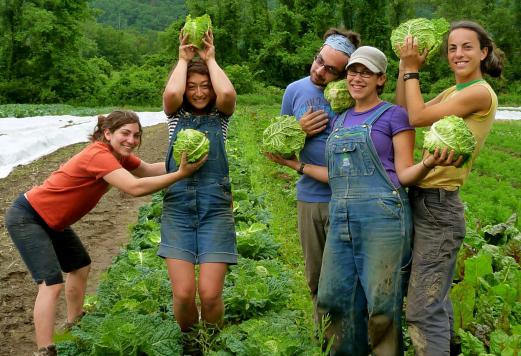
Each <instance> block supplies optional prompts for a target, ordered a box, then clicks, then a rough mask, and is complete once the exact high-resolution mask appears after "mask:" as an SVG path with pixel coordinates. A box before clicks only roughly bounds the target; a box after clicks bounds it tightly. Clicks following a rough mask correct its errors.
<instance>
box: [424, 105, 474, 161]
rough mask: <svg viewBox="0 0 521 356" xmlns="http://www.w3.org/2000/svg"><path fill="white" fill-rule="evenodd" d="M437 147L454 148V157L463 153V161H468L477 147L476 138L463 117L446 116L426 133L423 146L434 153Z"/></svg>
mask: <svg viewBox="0 0 521 356" xmlns="http://www.w3.org/2000/svg"><path fill="white" fill-rule="evenodd" d="M436 147H438V148H440V149H444V148H445V147H447V148H448V149H449V150H454V157H455V158H457V157H458V156H459V155H462V156H463V163H466V162H467V161H468V159H469V158H470V157H471V156H472V153H473V152H474V149H475V148H476V139H475V138H474V135H472V132H470V130H469V128H468V127H467V124H465V121H464V120H463V119H462V118H461V117H458V116H455V115H451V116H445V117H444V118H443V119H441V120H439V121H436V122H435V123H434V124H432V126H431V129H430V130H429V131H427V133H425V137H424V140H423V148H424V149H426V150H427V151H429V152H430V153H434V150H435V149H436Z"/></svg>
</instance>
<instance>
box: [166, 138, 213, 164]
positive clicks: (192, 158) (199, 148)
mask: <svg viewBox="0 0 521 356" xmlns="http://www.w3.org/2000/svg"><path fill="white" fill-rule="evenodd" d="M209 149H210V141H209V140H208V138H207V137H206V135H205V134H204V133H202V132H201V131H197V130H193V129H182V130H180V131H179V132H178V133H177V139H176V140H175V142H174V148H173V150H174V159H175V161H176V163H177V164H181V154H182V153H183V152H184V151H186V160H187V161H188V162H189V163H193V162H197V161H199V160H200V159H201V158H203V156H204V155H205V154H207V153H208V151H209Z"/></svg>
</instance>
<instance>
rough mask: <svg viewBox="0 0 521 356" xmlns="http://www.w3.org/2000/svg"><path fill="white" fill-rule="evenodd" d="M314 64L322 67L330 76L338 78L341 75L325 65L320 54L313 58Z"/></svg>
mask: <svg viewBox="0 0 521 356" xmlns="http://www.w3.org/2000/svg"><path fill="white" fill-rule="evenodd" d="M315 62H317V64H318V65H319V66H321V67H324V70H325V71H326V72H328V73H329V74H332V75H334V76H336V77H338V76H339V75H340V74H341V72H340V71H339V70H338V69H336V68H335V67H333V66H329V65H326V63H325V62H324V58H322V56H321V55H320V54H317V55H316V56H315Z"/></svg>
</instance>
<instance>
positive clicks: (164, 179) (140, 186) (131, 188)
mask: <svg viewBox="0 0 521 356" xmlns="http://www.w3.org/2000/svg"><path fill="white" fill-rule="evenodd" d="M206 159H207V156H205V157H204V158H202V159H201V160H200V161H198V162H195V163H191V164H188V163H187V162H186V153H183V156H182V158H181V164H180V166H179V169H178V170H177V171H175V172H172V173H168V174H162V175H155V176H145V177H142V178H138V177H136V176H135V175H133V173H134V172H135V173H136V175H138V174H142V173H144V172H143V170H142V169H140V168H142V167H141V165H140V167H138V168H137V169H136V170H134V171H133V172H132V173H131V172H129V171H127V170H126V169H124V168H120V169H116V170H115V171H112V172H110V173H109V174H107V175H105V176H104V177H103V179H104V180H105V181H107V183H109V184H110V185H112V186H114V187H116V188H118V189H120V190H122V191H123V192H125V193H128V194H130V195H132V196H134V197H141V196H144V195H148V194H151V193H154V192H156V191H158V190H160V189H163V188H166V187H168V186H169V185H171V184H173V183H175V182H177V181H179V180H181V179H183V178H186V177H189V176H191V175H192V174H193V173H194V172H195V171H196V170H198V169H199V168H200V167H201V166H202V165H203V164H204V163H205V162H206ZM149 168H150V169H152V171H150V172H149V173H157V172H158V169H159V168H158V165H157V164H153V165H151V167H149ZM163 169H164V168H163Z"/></svg>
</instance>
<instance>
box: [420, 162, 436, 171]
mask: <svg viewBox="0 0 521 356" xmlns="http://www.w3.org/2000/svg"><path fill="white" fill-rule="evenodd" d="M422 164H423V166H424V167H425V168H427V169H428V170H429V171H430V170H431V169H433V168H434V167H429V166H428V165H426V164H425V160H422Z"/></svg>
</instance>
